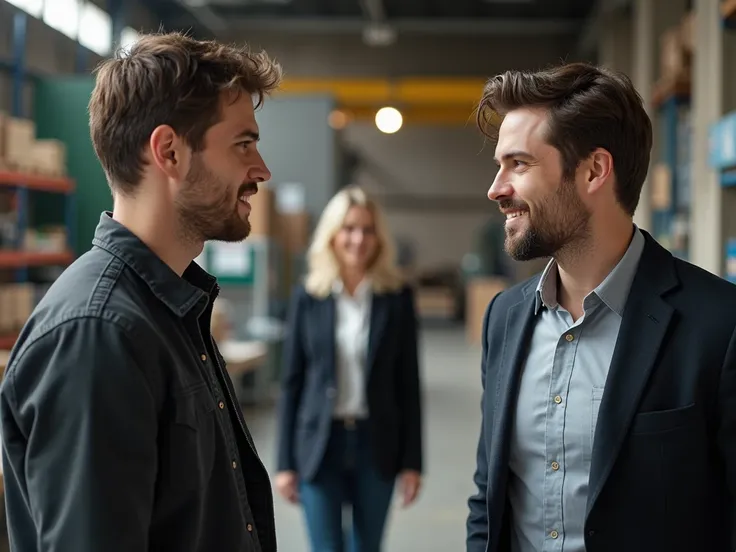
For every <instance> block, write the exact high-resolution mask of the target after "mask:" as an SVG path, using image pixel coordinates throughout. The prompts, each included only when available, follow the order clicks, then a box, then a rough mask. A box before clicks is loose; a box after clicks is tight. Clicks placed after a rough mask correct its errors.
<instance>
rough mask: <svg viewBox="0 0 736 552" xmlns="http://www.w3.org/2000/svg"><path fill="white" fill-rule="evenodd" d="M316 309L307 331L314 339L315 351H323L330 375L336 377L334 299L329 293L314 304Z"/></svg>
mask: <svg viewBox="0 0 736 552" xmlns="http://www.w3.org/2000/svg"><path fill="white" fill-rule="evenodd" d="M314 309H315V310H316V313H315V316H314V320H315V324H314V327H313V328H311V330H312V331H310V332H309V333H310V334H311V335H312V339H313V340H314V342H315V343H314V350H315V351H325V355H327V358H326V361H327V362H326V364H327V366H328V367H329V369H330V375H331V376H333V377H336V373H335V370H336V365H337V364H336V362H335V299H334V297H333V296H332V295H329V296H327V297H325V298H324V299H322V300H321V301H317V302H315V304H314Z"/></svg>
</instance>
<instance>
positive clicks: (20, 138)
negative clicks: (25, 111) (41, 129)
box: [2, 117, 36, 170]
mask: <svg viewBox="0 0 736 552" xmlns="http://www.w3.org/2000/svg"><path fill="white" fill-rule="evenodd" d="M3 130H4V136H3V139H2V142H3V143H4V145H3V147H4V152H3V157H4V159H5V161H6V163H8V164H9V165H10V166H11V167H12V168H16V169H19V170H29V169H30V168H31V167H32V166H33V145H34V143H35V141H36V124H35V123H34V122H33V121H31V120H30V119H19V118H16V117H7V118H6V119H5V121H4V124H3Z"/></svg>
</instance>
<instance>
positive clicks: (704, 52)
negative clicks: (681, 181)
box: [690, 0, 736, 275]
mask: <svg viewBox="0 0 736 552" xmlns="http://www.w3.org/2000/svg"><path fill="white" fill-rule="evenodd" d="M694 7H695V56H694V69H693V90H692V104H691V105H692V112H691V118H692V132H693V136H692V144H693V154H692V175H691V182H692V191H691V197H692V204H691V211H690V259H691V261H692V262H693V263H695V264H696V265H698V266H700V267H702V268H704V269H706V270H709V271H710V272H713V273H714V274H718V275H722V274H723V271H724V249H723V248H724V239H725V238H728V237H736V223H735V222H734V221H733V216H726V215H732V213H733V212H734V208H736V191H734V190H732V189H730V188H729V189H724V188H721V186H720V177H719V174H718V172H717V171H715V170H713V169H711V168H710V166H709V163H708V137H709V130H710V126H711V125H712V124H713V123H714V122H716V121H717V120H718V119H720V118H721V117H722V116H723V115H724V114H725V113H728V112H730V111H732V110H734V109H736V83H734V82H733V81H734V79H733V78H732V76H731V73H732V70H733V68H732V67H727V63H726V61H725V60H733V59H734V56H736V31H732V30H731V31H729V30H724V27H723V24H722V21H721V15H720V1H719V0H695V3H694ZM732 63H733V62H731V64H732Z"/></svg>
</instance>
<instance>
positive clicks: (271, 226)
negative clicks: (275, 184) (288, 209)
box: [249, 184, 276, 237]
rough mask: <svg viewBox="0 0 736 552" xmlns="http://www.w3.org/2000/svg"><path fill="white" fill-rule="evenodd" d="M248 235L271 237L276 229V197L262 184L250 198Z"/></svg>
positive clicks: (271, 190)
mask: <svg viewBox="0 0 736 552" xmlns="http://www.w3.org/2000/svg"><path fill="white" fill-rule="evenodd" d="M250 207H251V210H250V217H249V220H250V235H251V236H263V237H273V235H274V232H275V229H276V224H275V223H276V195H275V194H274V191H273V189H271V188H270V187H268V186H265V185H263V184H261V185H259V186H258V193H257V194H255V195H253V196H251V198H250Z"/></svg>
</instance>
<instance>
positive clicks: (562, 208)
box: [505, 180, 590, 261]
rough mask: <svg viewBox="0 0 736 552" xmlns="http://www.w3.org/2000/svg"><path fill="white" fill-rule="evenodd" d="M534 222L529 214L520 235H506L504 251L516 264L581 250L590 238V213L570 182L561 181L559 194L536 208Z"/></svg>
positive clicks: (573, 184) (571, 181) (572, 182)
mask: <svg viewBox="0 0 736 552" xmlns="http://www.w3.org/2000/svg"><path fill="white" fill-rule="evenodd" d="M536 212H537V216H536V217H535V218H536V219H538V222H536V223H535V220H534V219H532V214H531V211H530V212H529V214H528V215H526V216H528V217H529V221H528V222H529V227H528V228H527V230H526V231H525V232H524V233H523V235H521V236H509V235H508V234H506V240H505V249H506V252H507V253H508V254H509V255H510V256H511V258H512V259H514V260H516V261H531V260H534V259H540V258H545V257H558V256H559V255H560V254H564V255H568V254H575V252H580V251H582V250H583V249H584V244H585V243H586V242H587V240H588V237H589V235H590V231H589V222H590V212H589V211H588V209H587V208H586V207H585V205H584V204H583V202H582V201H581V200H580V197H579V196H578V195H577V191H576V189H575V183H574V181H573V180H564V181H563V182H562V184H561V185H560V188H559V191H558V192H557V193H555V194H554V195H552V196H551V197H550V198H548V199H547V200H546V201H544V202H543V203H541V204H540V205H539V206H538V208H537V211H536Z"/></svg>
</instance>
